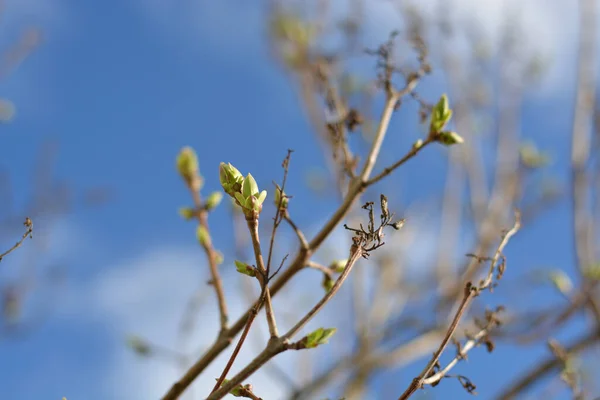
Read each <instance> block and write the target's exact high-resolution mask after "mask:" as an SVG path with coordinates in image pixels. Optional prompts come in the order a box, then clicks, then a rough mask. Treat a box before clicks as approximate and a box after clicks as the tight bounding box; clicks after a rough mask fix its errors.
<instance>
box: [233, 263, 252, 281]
mask: <svg viewBox="0 0 600 400" xmlns="http://www.w3.org/2000/svg"><path fill="white" fill-rule="evenodd" d="M235 269H236V270H237V272H239V273H240V274H244V275H248V276H251V277H253V278H254V277H255V276H256V269H255V268H254V267H252V266H250V265H248V264H246V263H244V262H241V261H238V260H235Z"/></svg>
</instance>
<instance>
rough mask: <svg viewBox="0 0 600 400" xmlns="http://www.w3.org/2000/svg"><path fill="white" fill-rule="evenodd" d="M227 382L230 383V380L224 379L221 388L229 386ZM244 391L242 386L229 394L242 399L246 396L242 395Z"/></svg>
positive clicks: (238, 386)
mask: <svg viewBox="0 0 600 400" xmlns="http://www.w3.org/2000/svg"><path fill="white" fill-rule="evenodd" d="M215 380H216V381H218V380H219V379H217V378H215ZM227 382H229V379H223V383H221V386H225V385H226V384H227ZM242 389H243V387H242V385H237V386H236V387H234V388H233V389H231V391H230V392H229V394H230V395H232V396H233V397H242V396H243V395H244V394H243V393H242Z"/></svg>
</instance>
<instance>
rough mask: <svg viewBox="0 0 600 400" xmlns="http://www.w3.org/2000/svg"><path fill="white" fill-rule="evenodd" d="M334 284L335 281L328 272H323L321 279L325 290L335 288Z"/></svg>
mask: <svg viewBox="0 0 600 400" xmlns="http://www.w3.org/2000/svg"><path fill="white" fill-rule="evenodd" d="M333 285H335V281H334V280H333V278H332V277H331V276H330V275H328V274H325V273H324V274H323V280H322V281H321V286H322V287H323V289H325V292H330V291H331V289H333Z"/></svg>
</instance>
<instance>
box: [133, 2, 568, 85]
mask: <svg viewBox="0 0 600 400" xmlns="http://www.w3.org/2000/svg"><path fill="white" fill-rule="evenodd" d="M132 1H134V2H135V3H136V4H137V5H138V7H139V9H140V10H141V11H142V12H143V14H145V15H146V16H148V17H149V18H151V20H152V21H153V22H155V23H156V24H157V26H159V27H160V29H162V30H163V31H164V32H165V33H168V34H172V33H177V34H178V35H179V36H178V37H180V38H184V37H186V39H185V40H184V41H185V43H186V44H188V45H189V44H190V43H191V45H193V44H194V43H195V42H197V41H198V40H203V41H204V42H205V44H211V45H214V46H216V47H218V48H219V49H221V50H222V51H226V52H228V53H229V54H232V55H237V56H240V55H241V53H242V54H244V55H245V53H244V52H247V51H249V50H250V49H252V50H253V51H256V50H258V49H259V47H258V46H260V45H258V44H257V43H260V41H261V40H266V38H265V36H264V34H263V32H264V31H265V28H266V27H265V20H264V15H266V13H267V12H268V10H267V9H266V8H265V7H260V6H258V5H256V4H254V3H252V4H250V3H245V2H242V3H240V2H234V1H231V0H223V1H218V2H205V1H201V0H185V1H184V2H177V5H175V4H174V3H172V2H169V1H166V0H132ZM443 1H444V0H443ZM439 2H440V1H439V0H419V1H407V3H411V4H414V5H416V6H417V7H418V8H419V9H420V10H421V11H422V12H423V13H424V14H425V15H427V16H429V18H434V17H435V16H436V13H438V12H439V7H438V4H439ZM350 3H351V2H349V1H348V0H332V7H331V16H332V17H333V18H334V19H339V18H341V17H342V16H344V14H345V13H347V11H348V10H349V7H350ZM398 3H401V1H400V0H377V1H369V2H365V7H364V10H363V15H364V16H365V21H366V34H367V36H369V37H375V38H377V42H380V41H381V40H383V39H385V38H386V37H387V35H388V34H389V32H391V31H392V30H394V29H398V28H401V20H400V18H399V14H398V7H397V6H396V4H398ZM290 4H291V2H290ZM310 4H313V3H312V2H311V3H310ZM446 4H450V8H451V17H452V19H453V20H454V21H455V22H456V24H457V26H477V27H478V28H479V29H480V31H481V35H482V36H483V37H484V38H486V39H487V41H488V43H489V44H490V45H492V46H493V47H495V46H497V44H498V42H499V40H500V35H501V32H502V28H503V26H504V24H505V23H506V21H510V23H511V24H514V25H513V26H518V27H519V29H520V32H521V33H520V34H519V39H518V42H519V45H521V46H522V51H524V52H525V53H526V54H538V55H540V56H541V58H542V59H543V60H547V61H549V62H550V66H549V69H548V70H547V72H546V75H545V77H544V79H543V81H542V82H541V84H540V86H539V88H540V90H539V92H540V94H548V93H551V92H552V93H556V92H557V89H560V88H561V87H563V86H562V85H563V84H564V81H565V76H570V75H572V73H571V72H573V73H574V70H573V65H574V64H573V60H574V55H575V49H576V47H575V46H573V44H574V43H576V39H577V38H576V34H577V24H578V21H577V5H576V4H575V3H574V2H573V1H570V0H555V1H552V2H548V1H547V0H528V1H522V0H486V1H481V0H449V1H448V2H446ZM515 32H517V31H515Z"/></svg>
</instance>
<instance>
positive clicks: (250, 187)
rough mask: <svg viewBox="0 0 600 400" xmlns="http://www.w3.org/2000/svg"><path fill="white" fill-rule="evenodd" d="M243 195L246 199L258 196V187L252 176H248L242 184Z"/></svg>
mask: <svg viewBox="0 0 600 400" xmlns="http://www.w3.org/2000/svg"><path fill="white" fill-rule="evenodd" d="M242 194H243V195H244V197H245V198H248V197H250V196H254V195H257V194H258V185H257V184H256V180H254V177H253V176H252V174H248V175H246V177H245V178H244V182H243V183H242Z"/></svg>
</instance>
